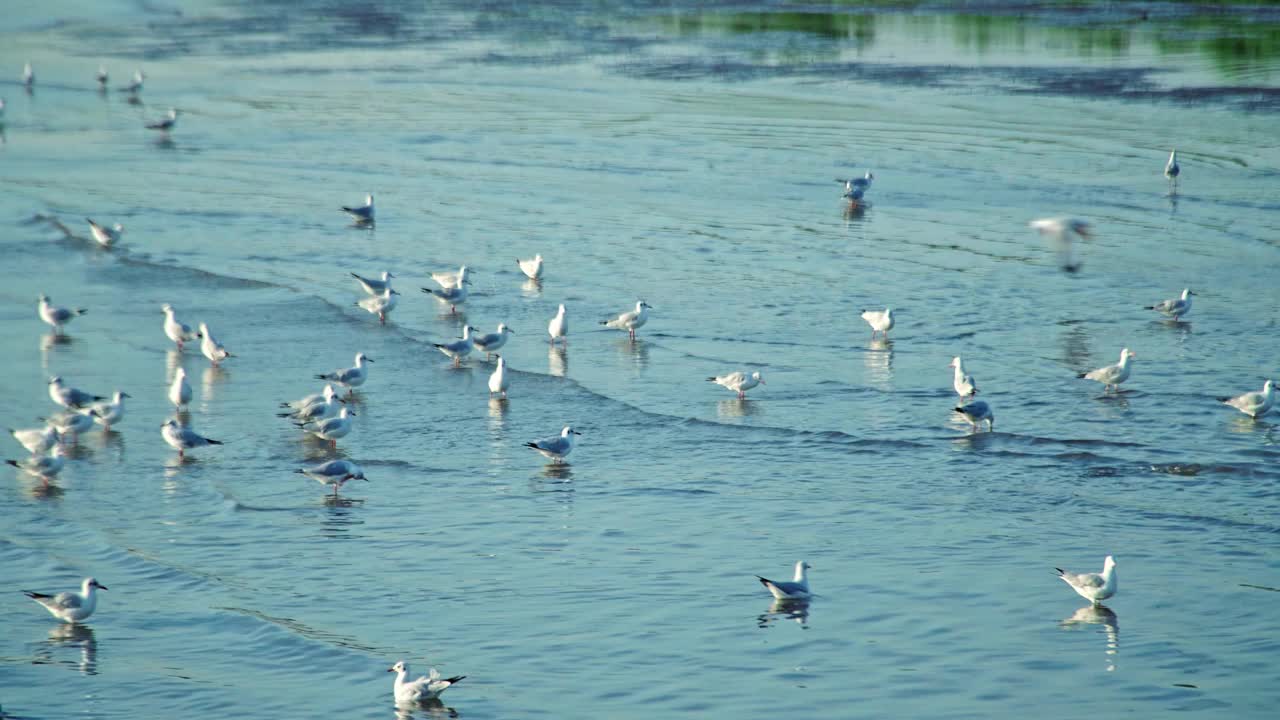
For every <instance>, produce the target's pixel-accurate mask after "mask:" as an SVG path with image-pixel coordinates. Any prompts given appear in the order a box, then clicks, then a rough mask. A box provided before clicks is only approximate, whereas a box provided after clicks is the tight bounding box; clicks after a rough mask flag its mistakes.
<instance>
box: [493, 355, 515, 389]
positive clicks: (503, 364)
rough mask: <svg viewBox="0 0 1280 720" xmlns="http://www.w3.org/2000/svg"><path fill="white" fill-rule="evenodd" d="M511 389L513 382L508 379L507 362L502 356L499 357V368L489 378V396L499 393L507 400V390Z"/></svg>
mask: <svg viewBox="0 0 1280 720" xmlns="http://www.w3.org/2000/svg"><path fill="white" fill-rule="evenodd" d="M509 387H511V380H510V379H508V378H507V361H506V360H503V359H502V356H501V355H499V356H498V367H497V368H495V369H494V371H493V374H492V375H490V376H489V395H493V394H495V393H497V394H500V395H501V396H502V397H503V398H506V397H507V388H509Z"/></svg>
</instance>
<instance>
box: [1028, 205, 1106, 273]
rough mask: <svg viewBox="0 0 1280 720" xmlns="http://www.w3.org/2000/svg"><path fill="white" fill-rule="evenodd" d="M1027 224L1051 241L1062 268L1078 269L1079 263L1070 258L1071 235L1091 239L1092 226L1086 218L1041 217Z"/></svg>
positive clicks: (1068, 269)
mask: <svg viewBox="0 0 1280 720" xmlns="http://www.w3.org/2000/svg"><path fill="white" fill-rule="evenodd" d="M1028 225H1029V226H1030V227H1032V228H1034V229H1035V230H1036V231H1038V232H1039V233H1040V234H1041V235H1043V236H1045V237H1047V238H1049V239H1050V240H1052V241H1053V246H1054V248H1055V249H1056V250H1057V251H1058V261H1059V263H1060V264H1061V265H1062V269H1063V270H1067V271H1070V272H1074V271H1076V270H1079V269H1080V264H1079V263H1076V262H1073V261H1072V258H1071V247H1072V235H1076V236H1079V237H1080V238H1081V239H1084V240H1089V239H1091V238H1092V237H1093V226H1092V225H1090V224H1089V221H1088V220H1081V219H1080V218H1073V217H1054V218H1041V219H1039V220H1032V221H1031V222H1030V223H1028Z"/></svg>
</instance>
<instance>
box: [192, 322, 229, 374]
mask: <svg viewBox="0 0 1280 720" xmlns="http://www.w3.org/2000/svg"><path fill="white" fill-rule="evenodd" d="M200 352H202V353H204V356H205V357H207V358H209V362H211V363H213V367H218V363H220V362H222V361H223V360H226V359H227V358H229V357H235V355H232V354H231V352H230V351H228V350H227V349H226V348H225V347H223V346H222V343H220V342H218V339H217V338H215V337H214V336H213V333H211V332H209V325H208V324H206V323H200Z"/></svg>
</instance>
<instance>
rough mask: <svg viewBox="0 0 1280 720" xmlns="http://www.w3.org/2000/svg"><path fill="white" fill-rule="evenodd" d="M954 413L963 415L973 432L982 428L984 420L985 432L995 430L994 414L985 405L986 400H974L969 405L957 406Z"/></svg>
mask: <svg viewBox="0 0 1280 720" xmlns="http://www.w3.org/2000/svg"><path fill="white" fill-rule="evenodd" d="M956 412H958V413H960V414H961V415H963V416H964V419H965V420H968V421H969V424H970V425H972V426H973V429H974V430H977V429H978V428H980V427H982V422H983V421H984V420H985V421H986V423H987V430H990V431H994V430H995V429H996V414H995V413H993V412H991V406H990V405H988V404H987V401H986V400H974V401H973V402H971V403H965V404H964V405H960V406H958V407H957V408H956Z"/></svg>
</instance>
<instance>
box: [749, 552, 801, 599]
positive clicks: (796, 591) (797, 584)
mask: <svg viewBox="0 0 1280 720" xmlns="http://www.w3.org/2000/svg"><path fill="white" fill-rule="evenodd" d="M812 567H813V566H812V565H810V564H809V563H807V562H805V561H804V560H801V561H799V562H797V563H796V575H795V579H794V580H792V581H791V582H774V581H773V580H770V579H768V578H763V577H760V576H759V575H757V576H756V579H757V580H759V581H760V584H761V585H764V586H765V587H766V588H768V590H769V592H771V593H773V596H774V597H775V598H777V599H779V600H805V599H808V598H809V597H810V595H811V593H810V592H809V577H808V575H807V574H806V572H805V571H807V570H809V569H810V568H812Z"/></svg>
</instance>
